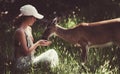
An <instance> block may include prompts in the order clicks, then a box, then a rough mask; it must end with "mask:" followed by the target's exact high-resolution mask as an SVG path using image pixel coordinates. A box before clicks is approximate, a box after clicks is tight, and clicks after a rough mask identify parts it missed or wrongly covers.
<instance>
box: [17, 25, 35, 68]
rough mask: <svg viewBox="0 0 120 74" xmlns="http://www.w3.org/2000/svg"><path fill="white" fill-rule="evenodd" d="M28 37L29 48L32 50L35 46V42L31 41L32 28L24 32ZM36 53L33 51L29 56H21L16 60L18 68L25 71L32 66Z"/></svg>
mask: <svg viewBox="0 0 120 74" xmlns="http://www.w3.org/2000/svg"><path fill="white" fill-rule="evenodd" d="M24 33H25V35H26V41H27V47H28V48H30V47H31V46H32V45H33V41H32V39H31V36H32V33H31V31H30V27H27V28H26V29H25V31H24ZM34 53H35V51H34V50H33V51H32V52H31V54H29V55H27V56H21V57H19V58H17V60H16V68H18V69H25V68H28V66H30V65H31V63H32V59H33V58H34Z"/></svg>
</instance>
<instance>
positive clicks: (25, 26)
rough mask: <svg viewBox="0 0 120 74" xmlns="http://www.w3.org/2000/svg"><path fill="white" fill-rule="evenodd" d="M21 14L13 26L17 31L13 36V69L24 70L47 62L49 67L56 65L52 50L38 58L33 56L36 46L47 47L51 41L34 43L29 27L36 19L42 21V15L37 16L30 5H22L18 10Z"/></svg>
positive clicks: (56, 58) (56, 56)
mask: <svg viewBox="0 0 120 74" xmlns="http://www.w3.org/2000/svg"><path fill="white" fill-rule="evenodd" d="M20 11H21V14H20V15H19V16H18V17H17V20H16V21H15V25H17V29H16V31H15V35H14V47H15V48H14V49H15V52H14V61H15V68H17V69H25V68H27V67H28V66H30V65H31V64H37V63H39V62H48V63H50V66H51V67H54V66H56V65H57V64H58V55H57V52H56V51H55V50H54V49H50V50H48V51H46V52H44V53H42V54H41V55H39V56H34V53H35V49H36V48H37V47H38V46H49V45H50V44H51V41H47V40H38V41H37V42H35V43H33V42H34V38H33V35H32V28H31V26H32V25H33V23H34V22H35V21H36V19H42V18H43V15H41V14H39V13H38V11H37V10H36V8H35V7H34V6H32V5H24V6H22V7H21V8H20Z"/></svg>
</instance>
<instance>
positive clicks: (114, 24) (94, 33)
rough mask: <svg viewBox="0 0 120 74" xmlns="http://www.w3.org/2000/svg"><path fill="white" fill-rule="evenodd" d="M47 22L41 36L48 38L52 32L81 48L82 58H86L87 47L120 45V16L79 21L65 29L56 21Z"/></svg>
mask: <svg viewBox="0 0 120 74" xmlns="http://www.w3.org/2000/svg"><path fill="white" fill-rule="evenodd" d="M56 20H57V19H54V20H53V23H52V24H49V25H48V26H47V28H46V30H45V32H44V33H43V36H42V38H43V39H48V38H49V37H50V36H52V35H53V34H54V35H56V36H58V37H60V38H62V39H63V40H66V41H68V42H70V43H74V44H77V45H79V46H80V47H81V49H82V54H81V55H82V58H83V60H84V61H85V60H86V59H87V49H88V48H90V47H103V46H107V45H111V44H113V43H114V44H117V45H120V18H116V19H110V20H104V21H99V22H92V23H80V24H78V25H77V26H76V27H74V28H70V29H66V28H63V27H61V26H59V25H57V23H56Z"/></svg>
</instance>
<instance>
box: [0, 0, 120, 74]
mask: <svg viewBox="0 0 120 74" xmlns="http://www.w3.org/2000/svg"><path fill="white" fill-rule="evenodd" d="M25 4H32V5H34V6H35V7H36V8H37V10H38V11H39V13H41V14H43V15H44V16H45V18H44V19H46V20H47V21H49V20H52V19H53V18H55V17H60V18H61V19H60V21H61V23H60V24H61V26H63V27H67V28H69V27H72V26H75V25H76V24H78V23H81V22H95V21H101V20H106V19H112V18H118V17H119V16H120V0H0V60H1V62H0V74H9V73H10V69H11V66H10V65H11V58H12V53H13V50H12V49H13V35H14V31H15V27H14V25H13V20H14V19H15V17H16V16H17V15H19V13H20V11H19V8H20V7H21V6H23V5H25ZM35 24H41V25H35V26H33V34H34V37H35V40H38V39H39V38H40V36H41V35H42V32H43V31H44V27H45V25H43V24H47V23H44V22H41V21H39V20H38V22H36V23H35ZM52 39H53V45H52V46H50V47H47V48H39V49H40V50H39V51H38V52H39V53H42V52H43V50H42V49H49V48H55V49H56V50H57V51H58V52H59V56H60V59H61V60H63V58H64V60H63V61H61V67H59V68H57V69H56V71H54V74H70V73H71V74H79V73H85V74H86V73H99V74H101V73H103V74H105V73H108V74H119V73H120V56H119V55H120V50H119V48H118V47H117V46H114V45H113V46H111V47H108V48H104V49H100V48H98V49H94V48H93V49H91V50H90V51H89V63H87V64H86V65H84V66H81V63H80V62H81V61H78V60H80V56H79V54H80V53H78V51H77V50H80V49H79V48H77V47H75V46H73V45H71V44H69V43H66V42H65V41H62V40H61V39H59V38H57V37H53V38H52ZM56 41H57V42H56ZM61 46H62V47H61ZM62 49H63V50H62ZM66 53H67V54H66ZM63 55H64V56H63ZM78 56H79V57H78ZM65 59H66V60H65ZM70 61H71V62H70ZM66 62H67V63H66ZM68 62H69V63H68ZM65 65H68V66H65ZM73 66H74V67H73ZM83 67H84V68H83ZM66 71H67V72H66ZM30 73H31V72H30ZM31 74H37V73H33V72H32V73H31ZM48 74H49V73H48Z"/></svg>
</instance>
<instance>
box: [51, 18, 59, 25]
mask: <svg viewBox="0 0 120 74" xmlns="http://www.w3.org/2000/svg"><path fill="white" fill-rule="evenodd" d="M57 23H58V17H55V18H54V19H53V21H52V24H54V25H56V24H57Z"/></svg>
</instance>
